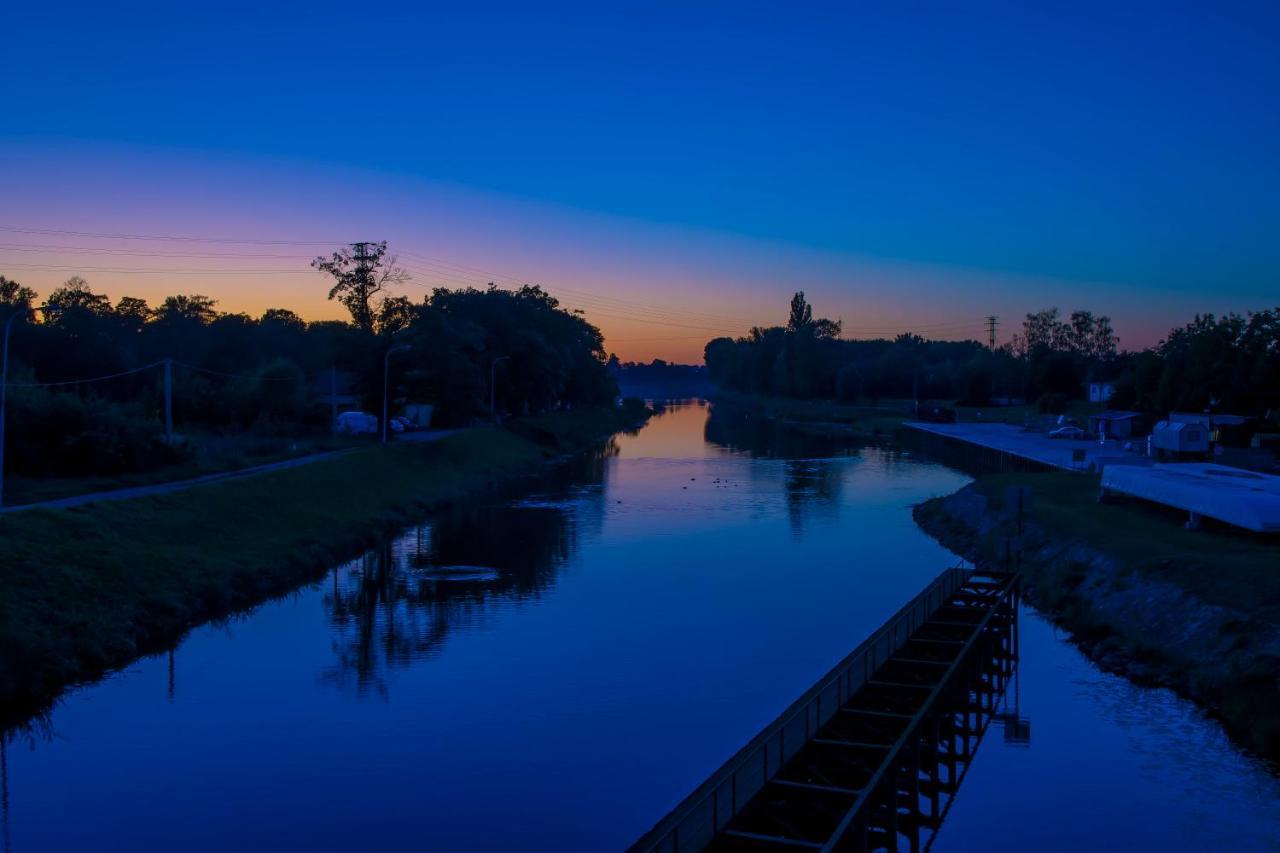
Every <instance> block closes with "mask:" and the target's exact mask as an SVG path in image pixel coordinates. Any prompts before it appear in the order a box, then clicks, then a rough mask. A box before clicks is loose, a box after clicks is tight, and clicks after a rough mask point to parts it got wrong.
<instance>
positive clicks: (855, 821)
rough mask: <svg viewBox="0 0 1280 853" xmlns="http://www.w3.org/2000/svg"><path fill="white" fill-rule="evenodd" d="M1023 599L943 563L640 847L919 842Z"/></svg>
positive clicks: (964, 750) (986, 704) (939, 806)
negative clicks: (935, 574)
mask: <svg viewBox="0 0 1280 853" xmlns="http://www.w3.org/2000/svg"><path fill="white" fill-rule="evenodd" d="M955 573H959V574H958V575H957V574H955ZM1017 596H1018V582H1017V579H1016V577H1015V576H1012V575H1010V576H978V575H975V574H973V573H971V572H968V571H965V570H961V569H953V570H950V572H948V573H944V574H943V575H942V576H940V577H939V578H938V579H937V580H935V581H934V582H933V583H932V584H931V585H930V586H929V587H928V588H927V589H926V590H925V591H924V592H922V593H921V594H920V596H917V598H916V599H915V600H914V601H913V602H912V603H911V604H909V605H908V606H907V607H906V608H904V609H903V610H902V611H900V612H899V613H898V614H897V615H895V617H894V618H893V619H891V620H890V621H889V622H888V623H886V625H885V626H884V627H883V628H882V629H881V630H880V631H879V632H877V633H876V635H874V636H873V637H872V638H871V639H869V640H868V641H867V643H864V644H863V645H862V646H859V648H858V649H856V650H855V651H854V653H853V654H852V655H850V657H849V658H846V660H845V661H844V662H842V664H841V666H840V667H837V668H836V670H835V671H833V672H832V673H831V674H829V675H828V676H827V677H826V678H824V679H823V680H822V681H820V682H819V683H818V684H817V685H815V686H814V688H812V689H811V690H810V691H808V692H807V693H806V694H805V696H803V697H801V700H800V701H798V702H797V703H796V705H793V706H792V708H790V709H788V712H787V713H784V714H783V716H782V717H780V718H779V719H778V720H776V721H775V722H774V723H773V724H772V725H771V726H769V727H768V728H766V729H765V730H764V731H763V732H761V734H760V735H759V736H757V737H756V738H755V739H753V741H752V742H751V743H750V744H748V745H747V747H744V749H743V750H742V751H740V752H739V753H738V755H735V756H734V758H732V759H730V761H729V762H727V763H726V765H725V766H724V767H722V768H721V769H720V770H719V771H718V772H717V773H716V774H713V776H712V777H711V779H709V780H708V781H707V782H706V783H704V784H703V785H702V786H700V787H699V788H698V789H697V790H696V791H694V793H693V794H692V795H690V797H688V798H686V800H685V801H684V802H682V803H681V804H680V805H679V806H677V807H676V809H674V810H673V811H672V812H671V814H669V815H667V817H666V818H664V819H663V820H662V821H660V822H659V823H658V824H657V826H655V827H654V829H653V830H651V831H650V832H649V833H648V834H646V835H645V836H644V837H643V838H641V839H640V840H639V841H638V842H637V843H636V844H635V845H634V846H633V848H632V849H633V850H637V851H663V853H667V851H670V853H677V851H690V850H779V851H781V850H797V849H811V850H834V849H842V850H843V849H851V850H899V849H911V850H918V849H920V848H921V845H922V844H923V843H924V842H925V840H926V839H927V837H929V836H931V835H932V833H933V832H935V831H936V830H937V828H938V826H940V824H941V820H942V817H943V816H944V814H945V811H946V806H947V805H948V804H949V802H950V799H951V797H952V796H954V794H955V792H956V790H957V789H958V787H959V784H960V781H961V780H962V778H963V775H964V772H965V771H966V770H967V768H968V766H969V764H970V762H971V761H972V757H973V752H974V750H975V749H976V747H977V743H978V741H979V740H980V739H981V737H982V735H983V733H985V731H986V728H987V726H989V725H990V722H991V720H992V719H993V718H994V716H995V714H996V707H997V705H998V703H999V701H1000V698H1001V697H1002V696H1003V693H1004V689H1005V686H1006V684H1007V683H1008V679H1009V678H1010V677H1011V676H1012V673H1013V670H1014V667H1015V665H1016V658H1017V635H1016V618H1017ZM908 625H909V630H906V631H904V630H903V629H904V626H908ZM824 698H825V706H824Z"/></svg>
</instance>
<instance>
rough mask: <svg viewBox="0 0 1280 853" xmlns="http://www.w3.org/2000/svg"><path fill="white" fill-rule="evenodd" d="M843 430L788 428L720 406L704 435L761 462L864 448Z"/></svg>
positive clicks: (714, 407)
mask: <svg viewBox="0 0 1280 853" xmlns="http://www.w3.org/2000/svg"><path fill="white" fill-rule="evenodd" d="M843 433H844V430H843V428H838V427H837V428H832V429H830V430H825V429H822V428H820V427H819V426H804V425H798V424H789V423H787V422H785V421H781V420H777V419H775V418H767V417H763V416H761V415H759V414H757V413H754V412H752V411H750V410H748V409H744V408H739V407H736V406H732V405H726V404H723V403H715V404H713V405H712V406H711V414H710V417H708V418H707V425H706V427H705V429H704V430H703V435H704V437H705V438H706V440H707V441H708V442H709V443H711V444H716V445H719V446H720V447H724V448H726V449H728V450H735V451H739V452H742V453H747V454H750V455H751V456H752V457H757V458H764V459H809V458H814V457H830V456H850V455H853V454H856V453H857V452H858V451H859V449H860V448H861V447H862V446H864V445H865V444H866V440H865V439H854V438H853V437H852V436H850V435H847V434H843Z"/></svg>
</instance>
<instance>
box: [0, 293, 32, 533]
mask: <svg viewBox="0 0 1280 853" xmlns="http://www.w3.org/2000/svg"><path fill="white" fill-rule="evenodd" d="M30 310H31V309H30V308H25V307H19V308H18V309H17V310H16V311H14V312H13V313H12V314H10V315H9V317H8V319H6V320H5V321H4V345H3V355H0V507H3V506H4V407H5V401H6V399H7V398H8V390H9V332H10V331H11V330H12V329H13V321H14V320H16V319H18V318H19V317H22V316H25V315H26V314H27V312H29V311H30Z"/></svg>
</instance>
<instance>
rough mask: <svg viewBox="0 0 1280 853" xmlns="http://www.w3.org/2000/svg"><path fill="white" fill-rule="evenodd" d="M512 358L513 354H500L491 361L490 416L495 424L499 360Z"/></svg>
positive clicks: (496, 420)
mask: <svg viewBox="0 0 1280 853" xmlns="http://www.w3.org/2000/svg"><path fill="white" fill-rule="evenodd" d="M510 360H511V356H509V355H500V356H498V357H497V358H495V359H494V360H493V361H492V362H490V363H489V417H490V418H491V419H492V420H493V422H494V423H495V424H496V423H497V422H498V409H497V403H498V383H497V379H498V362H500V361H510Z"/></svg>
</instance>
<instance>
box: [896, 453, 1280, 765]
mask: <svg viewBox="0 0 1280 853" xmlns="http://www.w3.org/2000/svg"><path fill="white" fill-rule="evenodd" d="M1015 486H1019V487H1021V486H1027V487H1030V488H1031V490H1032V493H1031V498H1030V505H1029V507H1028V508H1027V510H1026V518H1027V520H1028V522H1030V524H1032V525H1034V528H1035V529H1037V530H1038V531H1043V533H1044V536H1045V538H1046V540H1047V541H1048V542H1049V543H1052V544H1055V545H1072V544H1077V543H1078V544H1080V545H1083V546H1085V547H1087V548H1088V549H1089V550H1091V551H1093V552H1097V553H1101V554H1103V555H1105V556H1107V557H1108V558H1110V559H1111V560H1112V561H1113V562H1114V564H1115V565H1116V566H1117V567H1118V569H1119V571H1118V572H1116V573H1115V574H1113V575H1111V576H1110V577H1109V579H1108V578H1107V576H1106V575H1094V574H1093V569H1091V567H1090V566H1089V565H1082V564H1078V563H1077V562H1076V561H1075V560H1074V558H1073V557H1072V556H1071V555H1070V554H1069V553H1067V554H1064V555H1063V557H1060V558H1051V559H1048V560H1047V561H1046V562H1045V564H1041V563H1039V562H1037V561H1035V560H1029V561H1028V562H1026V563H1025V564H1024V565H1023V574H1024V576H1025V578H1026V581H1027V585H1028V587H1029V592H1031V593H1033V594H1034V599H1035V602H1036V605H1037V607H1039V608H1040V609H1042V610H1045V611H1046V612H1049V613H1051V614H1053V616H1054V618H1055V620H1057V621H1059V622H1060V623H1062V624H1063V625H1065V626H1066V627H1067V628H1068V629H1070V630H1071V631H1072V633H1073V634H1074V636H1075V637H1076V638H1077V639H1078V640H1079V641H1080V642H1081V644H1082V646H1084V647H1085V648H1086V650H1092V651H1091V654H1093V655H1094V656H1095V657H1099V658H1103V659H1106V658H1107V657H1110V656H1115V655H1118V656H1119V659H1120V660H1122V661H1124V660H1127V661H1130V662H1131V663H1128V664H1127V665H1125V666H1127V669H1126V671H1127V672H1129V673H1130V674H1131V675H1134V676H1135V677H1143V676H1141V675H1139V673H1146V674H1147V675H1146V676H1145V677H1149V678H1155V680H1156V681H1157V682H1158V683H1164V684H1168V685H1170V686H1173V687H1176V688H1177V689H1179V690H1181V691H1182V692H1184V693H1186V694H1188V695H1191V696H1192V697H1194V698H1196V699H1197V700H1199V701H1201V702H1203V703H1204V704H1205V705H1206V706H1208V707H1209V708H1210V709H1211V710H1212V711H1213V713H1215V714H1216V715H1217V716H1218V717H1219V718H1220V719H1221V720H1222V721H1223V722H1224V723H1225V725H1226V727H1227V729H1228V730H1229V731H1231V732H1232V733H1233V734H1234V735H1236V736H1237V737H1238V738H1239V739H1240V740H1241V741H1242V742H1244V743H1246V744H1248V745H1250V746H1251V747H1252V748H1254V749H1256V750H1257V751H1258V752H1260V753H1261V754H1263V755H1265V756H1267V757H1268V758H1270V759H1272V760H1280V659H1278V658H1277V656H1276V655H1275V654H1274V644H1273V638H1274V636H1275V633H1274V632H1275V630H1276V628H1277V626H1280V543H1278V542H1277V541H1276V540H1275V539H1274V538H1270V539H1269V538H1266V537H1263V536H1260V535H1254V534H1248V533H1244V532H1241V531H1235V530H1229V529H1227V528H1225V527H1214V526H1206V527H1205V528H1202V529H1200V530H1187V529H1185V528H1184V527H1183V520H1184V518H1185V516H1184V515H1183V514H1181V513H1175V512H1171V511H1168V510H1166V509H1163V508H1160V507H1157V506H1155V505H1151V504H1147V503H1144V502H1141V501H1137V500H1122V501H1119V502H1108V503H1105V504H1102V503H1099V502H1098V500H1097V496H1098V486H1099V482H1098V478H1097V477H1092V476H1085V475H1081V474H1074V473H1068V472H1051V473H1018V474H994V475H988V476H982V477H979V478H978V479H977V480H976V481H975V482H974V485H973V488H975V489H976V490H977V491H979V492H980V493H982V495H983V496H984V497H986V499H987V502H988V511H989V512H992V513H994V514H995V518H996V519H999V520H1001V527H1002V528H1004V529H1000V528H997V529H995V530H993V531H991V532H989V533H987V534H986V535H985V536H978V535H977V531H976V530H974V529H973V528H971V527H970V525H969V524H968V523H967V522H965V521H963V520H961V519H959V518H956V517H954V516H952V515H951V514H949V513H948V512H946V510H945V503H944V501H945V499H934V500H932V501H928V502H926V503H925V504H923V505H921V506H920V507H917V510H916V513H917V514H916V517H917V519H918V520H919V521H920V522H921V524H923V525H924V526H925V527H926V529H928V530H930V532H932V533H934V534H935V535H937V536H939V538H940V539H942V540H943V541H944V543H946V544H948V545H949V546H951V547H953V548H955V549H956V550H960V551H962V552H966V553H972V554H973V555H974V556H976V557H978V559H980V560H982V561H985V562H989V563H993V564H997V565H999V564H1001V563H1003V558H1004V549H1005V541H1006V539H1005V536H1006V531H1007V529H1008V528H1009V527H1010V525H1009V519H1010V518H1011V516H1012V507H1010V506H1009V505H1008V499H1009V497H1010V495H1011V492H1010V490H1011V488H1012V487H1015ZM1037 535H1039V533H1038V532H1037ZM1100 581H1102V582H1103V583H1101V584H1100ZM1147 581H1159V582H1163V583H1165V584H1170V585H1172V586H1173V587H1175V588H1176V589H1178V590H1181V591H1182V592H1185V593H1186V594H1187V595H1188V596H1190V598H1188V599H1186V603H1188V604H1190V605H1192V612H1195V607H1197V606H1198V604H1197V603H1203V604H1207V605H1212V606H1218V607H1223V608H1229V609H1230V610H1231V611H1234V612H1236V613H1238V614H1240V616H1239V617H1238V618H1235V619H1232V620H1231V621H1230V622H1227V623H1218V622H1208V623H1206V624H1215V625H1219V627H1218V628H1210V627H1206V626H1205V625H1201V624H1198V622H1199V620H1198V619H1197V618H1196V617H1192V618H1191V620H1190V621H1189V623H1188V624H1185V625H1171V624H1169V623H1168V622H1167V619H1168V616H1167V614H1166V612H1165V611H1164V610H1163V609H1162V605H1161V603H1160V602H1161V601H1164V600H1167V599H1166V598H1164V597H1160V596H1159V594H1158V593H1155V590H1156V587H1154V586H1153V587H1150V589H1151V590H1152V592H1153V594H1155V596H1156V597H1154V598H1147V597H1144V596H1142V592H1143V589H1144V587H1143V584H1144V582H1147ZM1117 592H1136V593H1138V596H1139V597H1138V598H1137V599H1136V600H1135V599H1133V598H1129V600H1128V603H1126V604H1124V605H1122V606H1121V607H1120V608H1119V609H1118V610H1117V609H1114V608H1113V609H1110V610H1109V609H1107V607H1106V606H1105V605H1103V606H1099V599H1106V598H1107V597H1108V595H1109V594H1111V593H1117ZM1144 599H1145V601H1146V602H1147V603H1146V604H1144V603H1142V602H1143V601H1144ZM1162 623H1163V624H1162ZM1170 631H1174V632H1175V633H1174V634H1173V636H1175V637H1177V640H1176V643H1175V645H1176V648H1164V647H1161V646H1159V645H1156V643H1157V642H1158V641H1156V640H1153V638H1152V636H1151V633H1152V632H1155V633H1157V634H1161V636H1166V637H1167V636H1170V634H1169V632H1170ZM1161 632H1163V633H1161ZM1269 649H1271V651H1269ZM1135 665H1136V666H1135Z"/></svg>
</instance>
